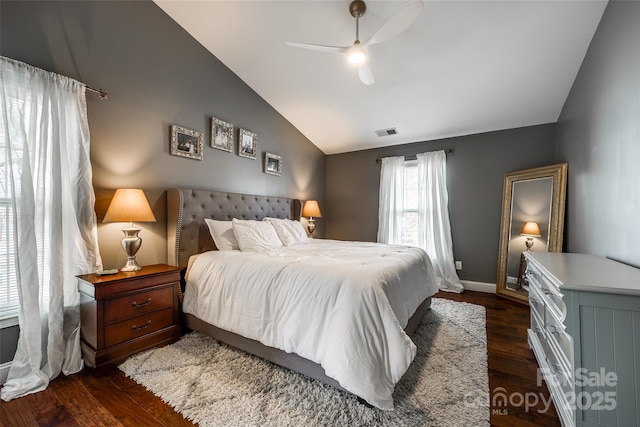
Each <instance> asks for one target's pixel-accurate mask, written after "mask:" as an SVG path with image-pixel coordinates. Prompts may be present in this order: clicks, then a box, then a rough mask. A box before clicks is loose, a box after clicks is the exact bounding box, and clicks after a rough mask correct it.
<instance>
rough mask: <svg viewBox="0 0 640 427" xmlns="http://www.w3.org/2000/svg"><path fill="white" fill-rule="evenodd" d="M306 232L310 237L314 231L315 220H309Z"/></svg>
mask: <svg viewBox="0 0 640 427" xmlns="http://www.w3.org/2000/svg"><path fill="white" fill-rule="evenodd" d="M307 230H309V235H312V234H313V232H314V231H316V220H315V219H313V218H309V222H308V223H307Z"/></svg>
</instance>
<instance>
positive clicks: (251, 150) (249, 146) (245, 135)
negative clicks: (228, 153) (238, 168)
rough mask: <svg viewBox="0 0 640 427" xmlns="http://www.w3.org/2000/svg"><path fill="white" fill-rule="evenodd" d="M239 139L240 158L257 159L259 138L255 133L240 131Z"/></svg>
mask: <svg viewBox="0 0 640 427" xmlns="http://www.w3.org/2000/svg"><path fill="white" fill-rule="evenodd" d="M239 134H240V137H239V138H238V156H240V157H246V158H247V159H255V158H256V153H257V148H258V137H257V136H256V134H255V133H253V132H249V131H248V130H245V129H242V128H241V129H240V132H239Z"/></svg>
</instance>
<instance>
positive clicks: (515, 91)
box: [154, 0, 606, 154]
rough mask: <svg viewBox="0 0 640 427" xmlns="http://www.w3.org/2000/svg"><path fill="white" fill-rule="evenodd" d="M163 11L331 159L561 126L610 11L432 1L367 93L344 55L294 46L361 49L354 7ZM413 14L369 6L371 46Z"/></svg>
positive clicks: (399, 4) (387, 50)
mask: <svg viewBox="0 0 640 427" xmlns="http://www.w3.org/2000/svg"><path fill="white" fill-rule="evenodd" d="M154 1H155V2H156V3H157V4H158V5H159V6H160V7H161V8H162V9H163V10H164V11H165V12H166V13H167V14H168V15H169V16H171V17H172V18H173V19H174V20H175V21H176V22H178V23H179V24H180V25H181V26H182V27H183V28H185V29H186V30H187V31H188V32H189V33H190V34H191V35H192V36H193V37H195V38H196V39H197V40H198V41H199V42H200V43H201V44H202V45H203V46H205V47H206V48H207V49H208V50H209V51H210V52H211V53H212V54H214V55H215V56H216V57H217V58H218V59H219V60H220V61H222V62H223V63H224V64H225V65H226V66H227V67H229V68H230V69H231V70H232V71H233V72H234V73H236V74H237V75H238V76H239V77H240V78H241V79H242V80H243V81H245V82H246V83H247V84H248V85H249V86H250V87H251V88H252V89H253V90H255V91H256V92H257V93H258V94H259V95H260V96H262V98H264V99H265V100H266V101H267V102H268V103H269V104H270V105H272V106H273V107H274V108H275V109H276V110H277V111H278V112H279V113H280V114H282V115H283V116H284V117H285V118H286V119H287V120H289V121H290V122H291V123H292V124H293V125H294V126H295V127H296V128H297V129H299V130H300V131H301V132H302V133H303V134H304V135H305V136H306V137H307V138H309V140H311V142H313V143H314V144H315V145H316V146H317V147H318V148H320V149H321V150H322V151H323V152H324V153H326V154H334V153H342V152H347V151H355V150H362V149H367V148H374V147H380V146H387V145H395V144H404V143H408V142H417V141H426V140H432V139H437V138H444V137H451V136H459V135H469V134H474V133H479V132H487V131H493V130H499V129H509V128H515V127H521V126H530V125H536V124H542V123H550V122H555V121H557V119H558V116H559V115H560V111H561V109H562V106H563V104H564V101H565V99H566V98H567V95H568V93H569V90H570V89H571V85H572V84H573V81H574V79H575V76H576V74H577V72H578V69H579V68H580V65H581V63H582V60H583V58H584V55H585V53H586V51H587V48H588V46H589V43H590V41H591V38H592V37H593V34H594V32H595V30H596V27H597V25H598V23H599V22H600V18H601V16H602V13H603V11H604V8H605V6H606V1H597V0H561V1H558V0H555V1H519V0H501V1H483V0H475V1H455V0H450V1H432V0H426V1H425V6H424V8H423V9H422V12H421V14H420V16H419V17H418V19H417V20H416V22H414V24H413V25H412V26H411V27H409V29H408V30H406V31H405V32H404V33H402V34H401V35H400V36H398V37H396V38H395V39H393V40H391V41H388V42H386V43H383V44H378V45H374V46H371V47H370V49H369V57H370V59H369V64H370V66H371V69H372V70H373V74H374V76H375V79H376V83H375V84H373V85H371V86H365V85H363V84H362V83H361V82H360V81H359V79H358V76H357V73H356V70H355V69H353V68H352V67H351V66H350V65H349V64H348V63H347V61H346V60H345V58H344V57H343V56H341V55H334V54H329V53H324V52H318V51H312V50H306V49H300V48H294V47H290V46H287V45H285V42H286V41H294V42H302V43H315V44H327V45H339V46H343V45H351V44H352V43H353V40H354V38H355V19H354V18H353V17H352V16H351V15H350V14H349V12H348V6H349V3H350V0H344V1H327V0H306V1H270V0H261V1H202V0H200V1H176V0H171V1H168V0H154ZM407 6H408V2H407V1H406V0H404V1H403V0H396V1H379V0H378V1H371V0H370V1H368V2H367V12H366V14H365V16H364V17H363V18H361V19H360V38H361V40H363V41H364V40H366V39H368V38H369V37H371V35H372V34H373V33H374V32H375V31H376V30H377V29H378V28H379V27H380V26H381V25H383V24H384V23H385V22H386V21H387V20H389V19H390V18H391V17H393V16H395V15H396V14H397V13H398V12H399V11H400V10H402V9H403V8H404V7H407ZM391 127H395V128H397V129H398V132H399V134H398V135H395V136H386V137H382V138H380V137H378V136H376V134H375V133H374V131H375V130H378V129H383V128H391Z"/></svg>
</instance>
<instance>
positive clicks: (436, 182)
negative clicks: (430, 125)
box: [417, 151, 464, 293]
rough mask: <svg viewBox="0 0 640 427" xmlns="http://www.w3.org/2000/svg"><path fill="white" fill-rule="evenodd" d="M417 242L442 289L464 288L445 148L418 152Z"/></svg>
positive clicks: (451, 290) (455, 290)
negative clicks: (453, 230) (452, 220)
mask: <svg viewBox="0 0 640 427" xmlns="http://www.w3.org/2000/svg"><path fill="white" fill-rule="evenodd" d="M417 157H418V186H419V188H418V191H419V195H418V215H419V216H418V246H419V247H421V248H423V249H424V250H426V251H427V253H428V254H429V257H430V258H431V262H432V264H433V268H434V269H435V271H436V277H438V280H439V281H440V283H439V284H438V288H440V289H441V290H443V291H449V292H457V293H461V292H462V291H463V290H464V287H463V286H462V283H460V279H459V278H458V274H457V273H456V269H455V261H454V259H453V243H452V241H451V225H450V222H449V195H448V193H447V155H446V154H445V152H444V151H435V152H431V153H422V154H418V156H417Z"/></svg>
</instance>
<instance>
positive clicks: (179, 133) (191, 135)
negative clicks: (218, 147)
mask: <svg viewBox="0 0 640 427" xmlns="http://www.w3.org/2000/svg"><path fill="white" fill-rule="evenodd" d="M203 138H204V136H203V135H202V132H197V131H195V130H191V129H187V128H183V127H182V126H177V125H171V154H173V155H174V156H181V157H188V158H189V159H195V160H202V140H203Z"/></svg>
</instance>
